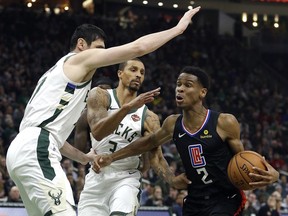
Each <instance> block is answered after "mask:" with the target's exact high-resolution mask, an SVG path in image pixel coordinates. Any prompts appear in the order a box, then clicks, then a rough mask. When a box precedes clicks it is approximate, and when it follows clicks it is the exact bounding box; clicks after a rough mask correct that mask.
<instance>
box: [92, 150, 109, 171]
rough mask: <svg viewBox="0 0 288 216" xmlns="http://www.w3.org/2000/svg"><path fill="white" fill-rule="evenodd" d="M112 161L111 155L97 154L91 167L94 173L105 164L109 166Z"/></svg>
mask: <svg viewBox="0 0 288 216" xmlns="http://www.w3.org/2000/svg"><path fill="white" fill-rule="evenodd" d="M111 163H112V157H111V156H110V155H108V154H107V155H97V156H96V157H95V158H94V161H93V163H92V169H93V170H94V172H96V173H100V169H101V168H102V167H105V166H109V165H110V164H111Z"/></svg>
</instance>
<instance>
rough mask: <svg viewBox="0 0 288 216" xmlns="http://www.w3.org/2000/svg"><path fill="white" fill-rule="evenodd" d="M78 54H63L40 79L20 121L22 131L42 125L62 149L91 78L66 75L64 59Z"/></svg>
mask: <svg viewBox="0 0 288 216" xmlns="http://www.w3.org/2000/svg"><path fill="white" fill-rule="evenodd" d="M72 55H75V53H69V54H67V55H66V56H64V57H62V58H61V59H60V60H59V61H58V62H57V63H56V64H55V65H54V66H53V67H52V68H51V69H50V70H48V71H47V72H46V73H45V74H43V75H42V77H41V78H40V79H39V81H38V84H37V86H36V88H35V90H34V92H33V95H32V96H31V98H30V100H29V102H28V104H27V106H26V109H25V113H24V117H23V119H22V122H21V124H20V131H22V130H23V129H25V128H27V127H41V128H44V129H46V130H47V131H49V132H50V133H51V134H52V135H53V138H54V139H55V140H56V141H57V143H58V147H59V148H61V147H62V146H63V144H64V142H65V140H66V139H67V138H68V136H69V135H70V134H71V132H72V130H73V128H74V125H75V123H76V122H77V120H78V118H79V117H80V115H81V112H82V110H83V109H84V107H85V105H86V98H87V94H88V92H89V90H90V88H91V80H90V81H88V82H85V83H75V82H72V81H71V80H69V79H68V77H67V76H66V75H65V74H64V71H63V65H64V62H65V61H66V60H67V59H68V58H69V57H70V56H72Z"/></svg>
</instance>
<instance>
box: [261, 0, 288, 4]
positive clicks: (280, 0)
mask: <svg viewBox="0 0 288 216" xmlns="http://www.w3.org/2000/svg"><path fill="white" fill-rule="evenodd" d="M258 1H260V2H276V3H288V0H258Z"/></svg>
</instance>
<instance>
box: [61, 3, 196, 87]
mask: <svg viewBox="0 0 288 216" xmlns="http://www.w3.org/2000/svg"><path fill="white" fill-rule="evenodd" d="M199 10H200V7H197V8H194V9H191V10H189V11H187V12H186V13H185V14H184V16H183V17H182V18H181V19H180V21H179V22H178V24H177V25H176V26H174V27H172V28H170V29H167V30H164V31H160V32H157V33H152V34H148V35H145V36H143V37H140V38H138V39H137V40H135V41H133V42H130V43H127V44H124V45H121V46H116V47H112V48H109V49H97V48H96V49H87V50H84V51H82V52H80V53H78V54H77V55H74V56H72V57H71V58H69V59H68V60H67V63H65V71H66V74H67V75H68V77H69V78H70V79H72V80H73V81H75V82H83V81H85V80H89V79H91V78H92V76H93V74H94V71H95V69H97V68H100V67H104V66H108V65H114V64H118V63H121V62H124V61H126V60H129V59H133V58H135V57H140V56H143V55H146V54H148V53H151V52H153V51H155V50H156V49H158V48H159V47H161V46H163V45H164V44H165V43H167V42H168V41H170V40H171V39H173V38H175V37H176V36H178V35H180V34H182V33H183V32H184V31H185V30H186V28H187V27H188V25H189V23H190V22H191V18H192V17H193V16H194V15H195V14H196V13H197V12H198V11H199ZM83 69H85V70H83ZM76 72H77V73H76ZM83 77H84V78H85V79H84V80H83Z"/></svg>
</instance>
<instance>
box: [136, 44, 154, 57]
mask: <svg viewBox="0 0 288 216" xmlns="http://www.w3.org/2000/svg"><path fill="white" fill-rule="evenodd" d="M150 51H151V50H150V49H149V45H148V44H146V43H144V42H142V43H139V42H135V44H134V46H133V52H134V53H135V55H136V56H137V57H140V56H143V55H145V54H147V53H148V52H150Z"/></svg>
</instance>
